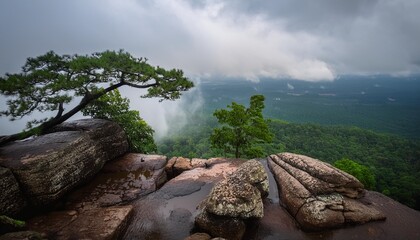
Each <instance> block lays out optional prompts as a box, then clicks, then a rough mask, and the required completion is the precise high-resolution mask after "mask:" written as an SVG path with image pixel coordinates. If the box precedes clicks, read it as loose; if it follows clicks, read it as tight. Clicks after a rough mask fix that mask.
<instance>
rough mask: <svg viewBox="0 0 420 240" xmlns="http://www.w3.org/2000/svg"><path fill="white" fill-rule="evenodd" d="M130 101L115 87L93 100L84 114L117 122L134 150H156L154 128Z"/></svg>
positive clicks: (84, 110) (141, 151)
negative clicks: (131, 107)
mask: <svg viewBox="0 0 420 240" xmlns="http://www.w3.org/2000/svg"><path fill="white" fill-rule="evenodd" d="M129 104H130V102H129V100H128V99H127V98H123V97H121V94H120V92H119V91H118V90H117V89H115V90H113V91H111V92H108V93H107V94H106V95H103V96H101V97H100V98H98V99H96V100H94V101H92V102H91V103H90V104H89V105H88V106H86V108H84V109H83V110H82V113H83V115H85V116H87V115H89V116H92V117H95V118H102V119H109V120H112V121H115V122H117V123H118V124H119V125H120V126H121V127H122V128H123V129H124V132H125V133H126V134H127V138H128V141H129V143H130V148H131V151H132V152H140V153H150V152H156V150H157V149H156V144H155V142H154V140H153V133H154V131H153V129H152V128H151V127H150V126H149V125H147V123H146V122H145V121H144V120H143V119H142V118H141V117H140V115H139V112H138V111H135V110H130V106H129Z"/></svg>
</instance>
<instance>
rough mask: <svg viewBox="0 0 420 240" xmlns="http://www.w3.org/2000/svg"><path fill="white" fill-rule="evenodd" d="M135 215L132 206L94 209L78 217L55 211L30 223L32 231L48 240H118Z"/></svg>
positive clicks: (29, 226)
mask: <svg viewBox="0 0 420 240" xmlns="http://www.w3.org/2000/svg"><path fill="white" fill-rule="evenodd" d="M131 215H132V206H119V207H109V208H97V209H91V210H88V211H85V212H82V213H79V214H77V215H72V214H69V212H67V211H62V212H52V213H49V214H48V215H45V216H39V217H36V218H33V219H31V220H30V221H28V228H29V229H31V230H35V231H37V232H40V233H43V234H45V235H46V236H47V238H48V239H98V240H99V239H101V240H102V239H118V238H120V237H121V236H122V235H123V234H124V231H125V229H126V227H127V224H128V223H129V220H130V217H131Z"/></svg>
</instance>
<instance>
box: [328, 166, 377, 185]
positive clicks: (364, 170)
mask: <svg viewBox="0 0 420 240" xmlns="http://www.w3.org/2000/svg"><path fill="white" fill-rule="evenodd" d="M334 167H336V168H338V169H341V170H343V171H344V172H346V173H349V174H351V175H353V176H354V177H356V178H357V179H358V180H359V181H360V182H361V183H362V184H363V185H364V187H365V188H366V189H371V190H373V189H375V185H376V180H375V174H374V173H373V172H372V170H370V168H369V167H367V166H364V165H362V164H359V163H357V162H355V161H353V160H350V159H347V158H343V159H341V160H338V161H335V162H334Z"/></svg>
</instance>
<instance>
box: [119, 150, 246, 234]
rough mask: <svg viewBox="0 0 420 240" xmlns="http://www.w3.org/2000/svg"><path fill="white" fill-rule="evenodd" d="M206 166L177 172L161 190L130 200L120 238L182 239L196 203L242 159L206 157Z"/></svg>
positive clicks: (192, 225) (233, 169)
mask: <svg viewBox="0 0 420 240" xmlns="http://www.w3.org/2000/svg"><path fill="white" fill-rule="evenodd" d="M206 163H207V167H197V168H194V169H191V170H189V171H185V172H183V173H181V174H180V175H179V176H177V177H175V178H173V179H171V180H170V181H168V182H167V183H166V184H165V185H164V186H163V187H162V188H161V189H159V190H157V191H156V192H154V193H151V194H149V195H148V196H146V197H144V198H142V199H139V200H137V201H135V202H133V206H134V209H135V212H134V217H133V221H132V222H131V224H130V226H129V227H128V230H127V232H126V234H125V236H124V239H174V240H175V239H184V238H186V237H188V236H189V235H190V231H191V229H192V228H193V227H194V218H195V216H196V215H197V214H198V213H199V211H198V210H197V208H196V207H197V205H199V203H200V202H202V201H203V199H205V198H206V196H207V195H208V194H209V192H210V190H211V187H212V186H213V184H214V182H217V181H219V180H220V179H223V178H224V176H226V175H227V174H229V173H232V172H233V171H235V170H236V169H237V167H238V166H239V165H240V164H242V163H243V161H242V160H232V159H231V160H229V159H221V158H218V159H209V160H207V162H206Z"/></svg>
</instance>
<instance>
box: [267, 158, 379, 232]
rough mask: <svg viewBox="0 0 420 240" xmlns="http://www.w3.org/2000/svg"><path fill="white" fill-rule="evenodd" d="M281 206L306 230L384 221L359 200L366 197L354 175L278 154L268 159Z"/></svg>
mask: <svg viewBox="0 0 420 240" xmlns="http://www.w3.org/2000/svg"><path fill="white" fill-rule="evenodd" d="M268 166H269V168H270V170H271V171H272V173H273V175H274V178H275V180H276V182H277V185H278V189H279V194H280V199H281V203H282V204H283V205H284V206H285V207H286V209H287V210H288V211H289V212H290V214H291V215H292V216H294V217H295V219H296V221H297V222H298V223H299V224H300V226H301V227H302V228H303V229H305V230H321V229H324V228H334V227H339V226H342V225H344V224H347V223H352V224H355V223H356V224H357V223H365V222H368V221H374V220H384V219H385V216H384V215H383V214H382V213H381V212H380V211H378V210H377V209H376V208H374V207H373V206H368V205H366V204H364V203H362V202H361V201H359V200H358V199H360V198H362V197H363V196H364V194H365V190H364V189H363V185H362V184H361V183H360V182H359V181H358V180H357V179H356V178H355V177H353V176H351V175H349V174H347V173H345V172H342V171H341V170H339V169H336V168H334V167H332V166H331V165H330V164H327V163H324V162H322V161H319V160H317V159H313V158H310V157H307V156H303V155H298V154H292V153H281V154H277V155H271V156H270V157H269V158H268Z"/></svg>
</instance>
